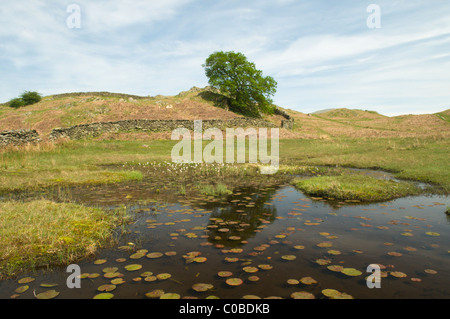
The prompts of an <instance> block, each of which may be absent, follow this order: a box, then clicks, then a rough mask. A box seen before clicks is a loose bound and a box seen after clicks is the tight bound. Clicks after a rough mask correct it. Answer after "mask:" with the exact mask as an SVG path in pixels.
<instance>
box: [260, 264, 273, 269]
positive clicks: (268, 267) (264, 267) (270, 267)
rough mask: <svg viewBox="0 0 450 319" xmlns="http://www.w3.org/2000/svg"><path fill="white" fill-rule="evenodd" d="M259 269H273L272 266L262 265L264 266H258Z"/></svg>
mask: <svg viewBox="0 0 450 319" xmlns="http://www.w3.org/2000/svg"><path fill="white" fill-rule="evenodd" d="M258 268H260V269H262V270H270V269H272V268H273V267H272V266H271V265H267V264H262V265H258Z"/></svg>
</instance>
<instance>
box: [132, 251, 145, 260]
mask: <svg viewBox="0 0 450 319" xmlns="http://www.w3.org/2000/svg"><path fill="white" fill-rule="evenodd" d="M144 256H145V252H136V253H134V254H132V255H131V256H130V259H140V258H142V257H144Z"/></svg>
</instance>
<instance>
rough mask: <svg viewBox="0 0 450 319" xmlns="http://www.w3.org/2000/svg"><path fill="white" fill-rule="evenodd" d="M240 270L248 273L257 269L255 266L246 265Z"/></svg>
mask: <svg viewBox="0 0 450 319" xmlns="http://www.w3.org/2000/svg"><path fill="white" fill-rule="evenodd" d="M242 270H244V271H245V272H248V273H255V272H257V271H258V270H259V269H258V268H256V267H252V266H247V267H244V268H242Z"/></svg>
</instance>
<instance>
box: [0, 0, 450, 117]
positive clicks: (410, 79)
mask: <svg viewBox="0 0 450 319" xmlns="http://www.w3.org/2000/svg"><path fill="white" fill-rule="evenodd" d="M371 5H375V7H374V6H371ZM373 7H374V8H376V10H372V8H373ZM374 23H375V24H374ZM216 51H234V52H241V53H243V54H244V55H246V57H247V58H248V60H249V61H251V62H253V63H255V65H256V68H257V69H259V70H262V71H263V73H264V75H270V76H272V77H273V78H274V79H275V80H276V81H277V82H278V86H277V93H276V94H275V95H274V96H273V100H274V103H275V104H276V105H279V106H281V107H283V108H288V109H292V110H296V111H300V112H303V113H312V112H315V111H318V110H322V109H329V108H343V107H345V108H351V109H363V110H373V111H377V112H379V113H381V114H384V115H388V116H395V115H400V114H430V113H435V112H440V111H443V110H446V109H449V108H450V1H448V0H428V1H424V0H422V1H416V0H379V1H378V0H371V1H364V0H339V1H332V0H328V1H323V0H310V1H303V0H215V1H211V0H96V1H92V0H79V1H76V0H75V1H62V0H2V3H1V4H0V103H2V102H7V101H9V100H10V99H12V98H14V97H17V96H19V95H20V94H21V93H22V92H24V91H38V92H39V93H41V94H42V95H44V96H45V95H52V94H57V93H67V92H86V91H109V92H116V93H127V94H135V95H141V96H155V95H158V94H162V95H176V94H178V93H179V92H181V91H185V90H189V89H190V88H191V87H193V86H197V87H205V86H207V85H208V79H207V78H206V76H205V72H204V69H203V67H202V64H203V63H204V62H205V60H206V59H207V57H208V56H209V55H210V54H211V53H213V52H216Z"/></svg>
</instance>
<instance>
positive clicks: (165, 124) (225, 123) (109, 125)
mask: <svg viewBox="0 0 450 319" xmlns="http://www.w3.org/2000/svg"><path fill="white" fill-rule="evenodd" d="M181 127H184V128H187V129H188V130H191V131H192V130H194V121H190V120H125V121H117V122H100V123H92V124H82V125H76V126H71V127H67V128H55V129H53V130H52V132H51V133H50V136H49V138H50V139H51V140H55V139H58V138H69V139H73V140H77V139H82V138H89V137H96V136H99V135H101V134H103V133H117V132H135V131H141V132H165V131H173V130H175V129H176V128H181ZM213 127H215V128H218V129H222V130H224V129H226V128H227V127H229V128H232V127H234V128H237V127H242V128H245V127H254V128H260V127H268V128H271V127H276V125H275V124H274V123H272V122H269V121H266V120H262V119H253V118H244V117H240V118H234V119H231V120H203V121H202V128H203V130H205V129H208V128H213Z"/></svg>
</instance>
